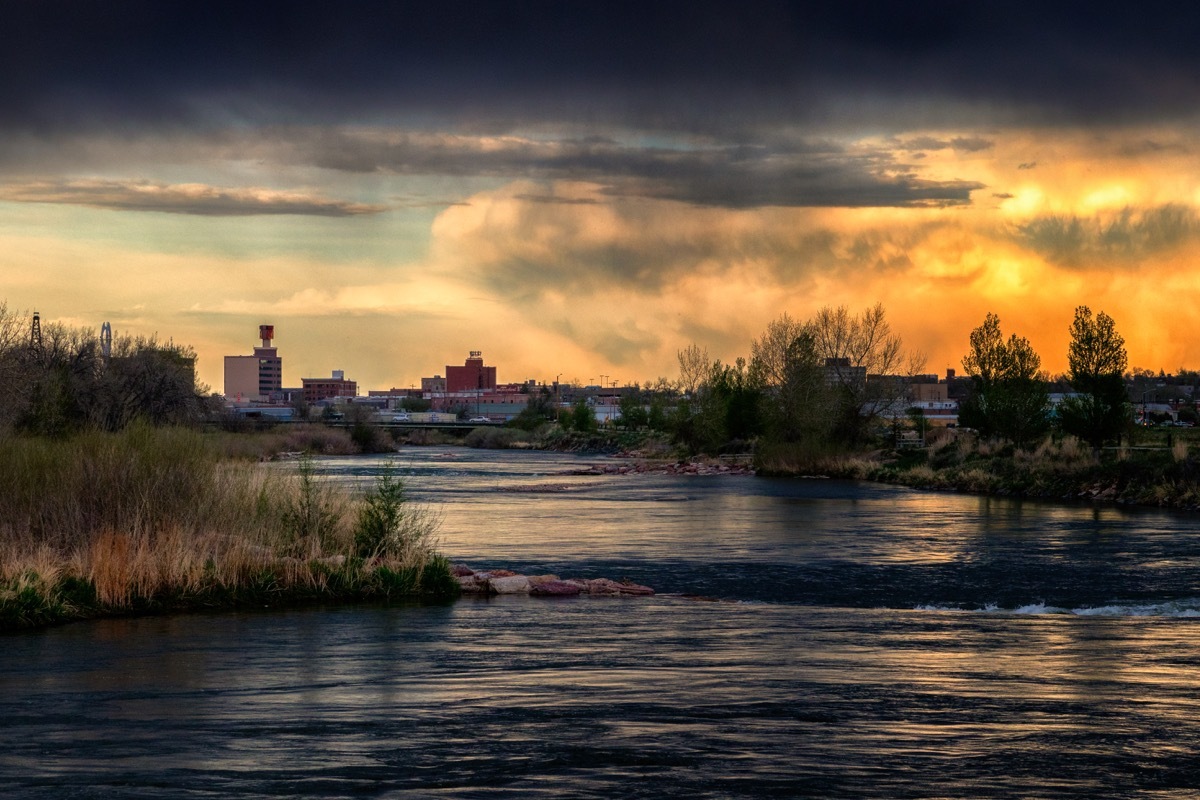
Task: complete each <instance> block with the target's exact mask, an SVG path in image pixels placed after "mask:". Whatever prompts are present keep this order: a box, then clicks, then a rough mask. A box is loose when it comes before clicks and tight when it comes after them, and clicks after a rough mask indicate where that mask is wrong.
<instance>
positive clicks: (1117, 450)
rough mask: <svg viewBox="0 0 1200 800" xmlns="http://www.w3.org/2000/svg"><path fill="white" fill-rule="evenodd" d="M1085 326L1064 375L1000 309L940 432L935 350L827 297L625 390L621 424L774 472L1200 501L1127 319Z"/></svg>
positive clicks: (1178, 504) (1174, 502)
mask: <svg viewBox="0 0 1200 800" xmlns="http://www.w3.org/2000/svg"><path fill="white" fill-rule="evenodd" d="M1069 333H1070V341H1069V345H1068V353H1067V361H1068V365H1069V369H1068V372H1067V373H1066V374H1065V375H1062V376H1056V377H1052V376H1050V375H1048V374H1046V372H1045V371H1043V370H1042V368H1041V358H1040V356H1039V355H1038V354H1037V353H1036V352H1035V350H1034V348H1033V346H1032V345H1031V344H1030V342H1029V341H1028V340H1027V339H1025V338H1024V337H1021V336H1018V335H1016V334H1012V335H1010V336H1008V337H1007V338H1005V336H1004V334H1003V333H1002V331H1001V325H1000V320H999V318H998V317H997V316H996V315H994V314H988V315H987V316H986V318H985V319H984V321H983V323H982V324H981V325H980V326H979V327H977V328H976V329H975V330H973V331H972V332H971V334H970V337H969V341H968V343H967V352H966V354H965V355H964V356H963V359H962V365H963V369H964V371H965V373H966V374H965V377H963V378H960V379H958V380H957V382H952V381H949V380H947V381H945V382H943V386H942V387H940V388H941V389H942V390H944V391H946V392H954V395H953V396H952V397H950V398H947V399H952V400H954V401H955V403H956V404H957V407H958V422H959V426H958V427H955V428H945V427H942V428H934V427H932V426H931V425H930V424H929V421H928V420H927V419H926V418H925V416H924V413H923V411H922V409H921V408H920V404H919V403H918V402H916V400H915V398H914V397H913V395H912V394H910V392H912V391H913V390H914V386H916V385H917V384H918V383H919V382H920V381H921V380H922V379H924V381H925V382H926V384H928V382H929V379H930V378H931V377H933V376H919V375H917V373H918V372H919V370H920V368H921V358H920V356H919V354H914V353H909V352H907V351H906V350H905V349H904V347H903V345H902V343H901V341H900V339H899V337H897V336H895V335H894V334H893V333H892V331H891V330H890V327H889V326H888V324H887V320H886V316H885V314H884V311H883V309H882V308H881V307H880V306H875V307H873V308H869V309H866V310H865V311H863V312H862V313H860V314H858V315H851V314H850V313H849V312H848V311H846V310H845V309H824V310H822V311H821V312H819V313H818V314H817V315H815V316H814V317H813V318H811V319H809V320H807V321H798V320H794V319H792V318H791V317H789V316H788V315H786V314H785V315H783V316H781V317H780V318H779V319H777V320H775V321H773V322H771V323H770V324H769V325H768V326H767V329H766V330H765V331H764V332H763V334H762V335H761V336H760V337H759V338H757V339H755V340H754V341H753V342H752V343H751V347H750V358H749V359H748V360H747V359H745V358H738V359H736V360H735V361H734V362H733V363H732V364H723V363H722V362H721V361H719V360H714V359H711V358H710V357H709V356H708V353H707V351H706V350H704V349H703V348H701V347H699V346H697V345H692V346H690V347H688V348H685V349H684V350H681V351H680V352H679V367H680V371H679V377H678V379H677V380H675V381H667V380H663V379H660V380H659V381H658V382H657V384H655V385H654V386H652V387H650V388H649V389H647V390H639V391H638V392H635V393H630V394H627V395H626V396H623V397H622V399H621V422H620V423H618V424H619V427H621V428H622V429H624V430H641V431H643V432H654V435H655V436H656V437H657V438H658V439H659V441H662V440H663V439H664V438H665V439H666V440H667V441H669V442H671V444H672V445H673V447H674V448H675V451H674V453H675V455H676V457H678V458H680V459H697V458H699V459H703V458H711V457H714V456H719V455H722V454H732V453H743V454H744V453H751V454H752V458H753V463H754V466H755V469H756V471H757V472H758V473H759V474H762V475H776V476H789V475H790V476H804V475H814V476H815V475H820V476H832V477H845V478H858V479H869V480H877V481H885V482H889V483H899V484H903V485H908V486H914V487H920V488H929V489H954V490H959V491H970V492H979V493H987V494H999V495H1013V496H1023V497H1039V498H1055V499H1059V498H1070V499H1077V498H1087V499H1099V500H1112V501H1115V502H1122V503H1130V504H1139V505H1155V506H1166V507H1173V508H1188V509H1192V508H1198V507H1200V461H1198V460H1197V459H1196V458H1194V457H1193V456H1192V455H1191V453H1192V450H1193V449H1195V450H1197V451H1200V441H1198V442H1195V443H1194V444H1195V448H1192V447H1190V446H1189V441H1188V439H1189V438H1190V437H1191V436H1192V432H1191V431H1190V430H1186V429H1179V428H1174V429H1170V430H1168V431H1167V432H1166V433H1165V434H1164V433H1161V432H1155V431H1153V430H1150V429H1147V428H1145V427H1141V426H1135V425H1134V419H1133V406H1132V404H1131V402H1130V394H1129V392H1130V391H1131V390H1130V389H1129V386H1130V385H1131V384H1130V383H1129V380H1130V379H1129V376H1126V375H1125V374H1124V373H1125V370H1126V369H1127V366H1128V359H1127V356H1126V353H1125V347H1124V339H1123V338H1122V337H1121V336H1120V334H1119V333H1118V332H1117V330H1116V325H1115V322H1114V321H1113V320H1112V318H1111V317H1109V316H1108V315H1107V314H1105V313H1104V312H1099V313H1096V314H1093V313H1092V311H1091V309H1089V308H1088V307H1086V306H1080V307H1079V308H1077V309H1076V311H1075V317H1074V320H1073V322H1072V324H1071V327H1070V330H1069ZM1144 373H1145V371H1141V373H1139V374H1144ZM933 382H934V383H936V382H937V381H936V378H934V380H933ZM1052 390H1053V392H1052ZM1193 400H1194V398H1193ZM1144 406H1145V403H1144V402H1143V407H1144ZM1187 410H1188V409H1187V408H1186V407H1184V406H1180V412H1179V413H1180V418H1181V419H1182V418H1183V417H1184V416H1185V413H1186V412H1187ZM572 418H574V415H572ZM629 449H636V445H631V446H630V447H629Z"/></svg>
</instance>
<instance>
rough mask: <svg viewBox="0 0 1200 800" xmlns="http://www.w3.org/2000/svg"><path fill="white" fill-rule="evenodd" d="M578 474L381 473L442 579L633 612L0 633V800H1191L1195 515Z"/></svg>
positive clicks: (345, 464)
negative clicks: (412, 505)
mask: <svg viewBox="0 0 1200 800" xmlns="http://www.w3.org/2000/svg"><path fill="white" fill-rule="evenodd" d="M586 461H587V460H586V459H578V458H575V457H570V456H562V455H554V454H528V453H517V454H498V453H481V452H472V451H463V450H453V451H433V450H423V451H415V452H412V453H406V454H405V456H404V458H403V459H401V461H400V465H401V466H402V467H405V468H406V469H408V470H409V472H410V479H409V485H410V486H411V487H412V490H413V494H414V495H416V496H417V497H418V498H420V499H422V500H425V501H428V502H430V503H431V504H432V505H433V506H434V507H435V508H438V509H440V511H441V513H442V514H443V516H444V518H445V520H444V525H443V531H444V541H443V545H444V549H445V550H446V551H447V552H448V553H450V554H452V555H453V556H454V557H455V558H456V560H462V561H466V562H468V563H472V564H475V565H478V566H485V565H486V566H505V567H511V568H515V569H521V570H531V571H537V572H543V571H554V572H558V573H560V574H564V575H585V576H591V575H604V576H608V577H613V578H620V577H630V578H632V579H634V580H636V581H638V582H642V583H648V584H650V585H652V586H654V587H655V588H657V589H658V590H659V591H660V594H659V595H658V596H656V597H652V598H631V599H613V598H587V597H583V598H564V599H537V598H528V597H502V598H494V599H490V600H483V599H464V600H460V601H458V602H455V603H452V604H448V605H438V606H412V605H409V606H393V607H377V606H376V607H370V606H368V607H362V606H360V607H349V608H346V607H342V608H328V609H304V610H270V609H264V610H262V611H260V612H256V613H251V614H214V615H190V616H180V617H172V618H157V619H136V620H115V621H103V622H92V623H82V624H76V625H70V626H66V627H63V628H59V629H54V630H49V631H44V632H39V633H34V634H23V635H18V636H8V637H3V638H0V797H3V798H9V797H12V798H25V797H36V798H60V797H97V798H100V797H105V798H108V797H148V798H149V797H153V798H177V797H184V798H192V797H249V798H265V797H272V798H273V797H321V798H340V797H347V798H349V797H395V798H400V797H479V798H484V797H487V798H493V797H595V798H600V797H604V798H610V797H645V798H656V797H712V798H726V797H845V798H906V797H922V798H985V797H1021V798H1026V797H1029V798H1040V797H1045V798H1053V797H1079V798H1084V797H1087V798H1127V797H1128V798H1133V797H1139V798H1140V797H1145V798H1185V797H1186V798H1193V797H1196V796H1197V795H1198V794H1200V758H1198V757H1197V751H1198V748H1200V636H1198V634H1200V621H1198V619H1197V618H1198V617H1200V587H1198V586H1197V577H1198V576H1200V572H1198V568H1200V535H1198V534H1200V518H1196V517H1192V516H1185V515H1172V514H1165V513H1156V512H1145V511H1143V512H1132V511H1122V510H1118V509H1112V508H1103V509H1093V508H1091V507H1087V506H1070V507H1061V506H1051V505H1044V504H1034V503H1018V502H1009V501H998V500H994V499H993V500H988V499H981V498H976V497H966V496H958V495H942V494H924V493H918V492H911V491H907V490H904V489H896V488H890V487H879V486H871V485H854V484H847V483H840V482H832V481H772V480H765V479H753V478H736V477H724V478H683V477H678V478H677V477H665V476H663V477H653V476H573V475H570V474H568V471H569V470H570V469H572V468H575V467H578V466H580V465H581V464H583V463H586ZM381 464H382V461H381V460H378V459H354V460H347V461H333V460H331V461H328V462H322V466H323V467H324V468H325V469H326V470H327V472H328V473H329V474H330V475H331V476H333V477H336V479H339V480H351V481H368V480H370V478H371V476H372V474H375V472H376V471H377V470H378V469H379V467H380V466H381Z"/></svg>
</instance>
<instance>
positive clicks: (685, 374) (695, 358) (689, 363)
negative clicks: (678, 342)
mask: <svg viewBox="0 0 1200 800" xmlns="http://www.w3.org/2000/svg"><path fill="white" fill-rule="evenodd" d="M676 355H677V356H678V358H679V391H681V392H683V393H684V394H686V395H692V396H694V395H695V394H696V393H697V392H698V391H699V390H700V389H701V388H702V387H703V386H704V384H705V382H706V381H707V380H708V378H709V374H710V373H711V372H712V366H713V362H712V359H711V358H709V356H708V348H704V347H701V346H700V345H698V344H694V343H693V344H689V345H688V346H687V347H685V348H684V349H683V350H680V351H679V352H678V353H677V354H676Z"/></svg>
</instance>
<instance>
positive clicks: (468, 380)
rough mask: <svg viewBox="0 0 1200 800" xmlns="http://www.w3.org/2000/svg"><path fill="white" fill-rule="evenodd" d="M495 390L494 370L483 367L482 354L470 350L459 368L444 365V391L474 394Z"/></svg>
mask: <svg viewBox="0 0 1200 800" xmlns="http://www.w3.org/2000/svg"><path fill="white" fill-rule="evenodd" d="M495 388H496V368H495V367H485V366H484V365H483V353H482V352H481V351H479V350H472V351H471V355H470V357H469V358H468V359H467V360H466V363H464V364H463V365H462V366H461V367H452V366H450V365H446V391H447V392H449V393H453V392H474V391H480V390H492V389H495Z"/></svg>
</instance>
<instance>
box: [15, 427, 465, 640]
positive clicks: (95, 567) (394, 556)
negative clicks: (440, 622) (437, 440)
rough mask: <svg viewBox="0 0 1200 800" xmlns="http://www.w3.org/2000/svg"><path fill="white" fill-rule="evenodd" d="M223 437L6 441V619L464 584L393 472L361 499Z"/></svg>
mask: <svg viewBox="0 0 1200 800" xmlns="http://www.w3.org/2000/svg"><path fill="white" fill-rule="evenodd" d="M223 449H224V448H223V446H222V445H221V443H220V442H218V441H216V440H214V439H213V438H212V437H206V436H204V435H203V434H200V433H197V432H193V431H189V430H183V429H172V428H151V427H148V426H133V427H131V428H129V429H127V430H126V431H124V432H122V433H119V434H104V433H90V434H84V435H81V436H78V437H74V438H71V439H69V440H47V439H38V438H25V437H6V438H0V629H14V628H23V627H31V626H38V625H46V624H52V623H56V622H63V621H67V620H71V619H79V618H86V617H94V616H104V615H114V614H129V613H147V612H154V611H169V610H185V609H199V608H218V607H236V606H239V605H256V606H259V605H263V604H284V603H292V602H307V601H316V600H342V599H367V598H376V597H379V598H383V597H400V596H417V595H450V594H453V593H454V591H455V586H454V582H453V580H452V579H451V578H450V575H449V569H448V564H447V562H446V560H445V559H444V558H443V557H441V556H440V555H439V554H438V553H437V551H436V541H435V538H434V537H435V534H436V529H437V519H436V518H435V517H433V516H431V515H430V514H429V513H428V512H427V511H425V510H422V509H420V508H418V507H415V506H413V505H412V504H410V503H407V502H405V500H404V497H403V487H402V486H401V485H400V484H399V482H398V481H397V480H395V479H394V478H393V477H391V476H388V477H385V479H383V480H382V481H381V482H380V484H379V485H378V486H377V487H376V489H375V491H374V492H372V493H371V494H369V495H367V496H366V497H353V496H350V495H349V494H346V493H344V492H340V491H336V490H334V489H333V488H332V487H329V486H326V485H324V484H322V483H321V482H320V481H318V480H317V479H316V478H315V476H313V475H312V472H311V469H305V468H304V462H300V468H299V469H298V470H297V471H296V472H294V473H287V472H282V471H279V470H266V469H263V468H261V467H258V466H256V465H254V464H251V463H247V462H244V461H235V460H231V459H229V458H228V457H226V456H225V455H224V454H223V453H222V450H223Z"/></svg>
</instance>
